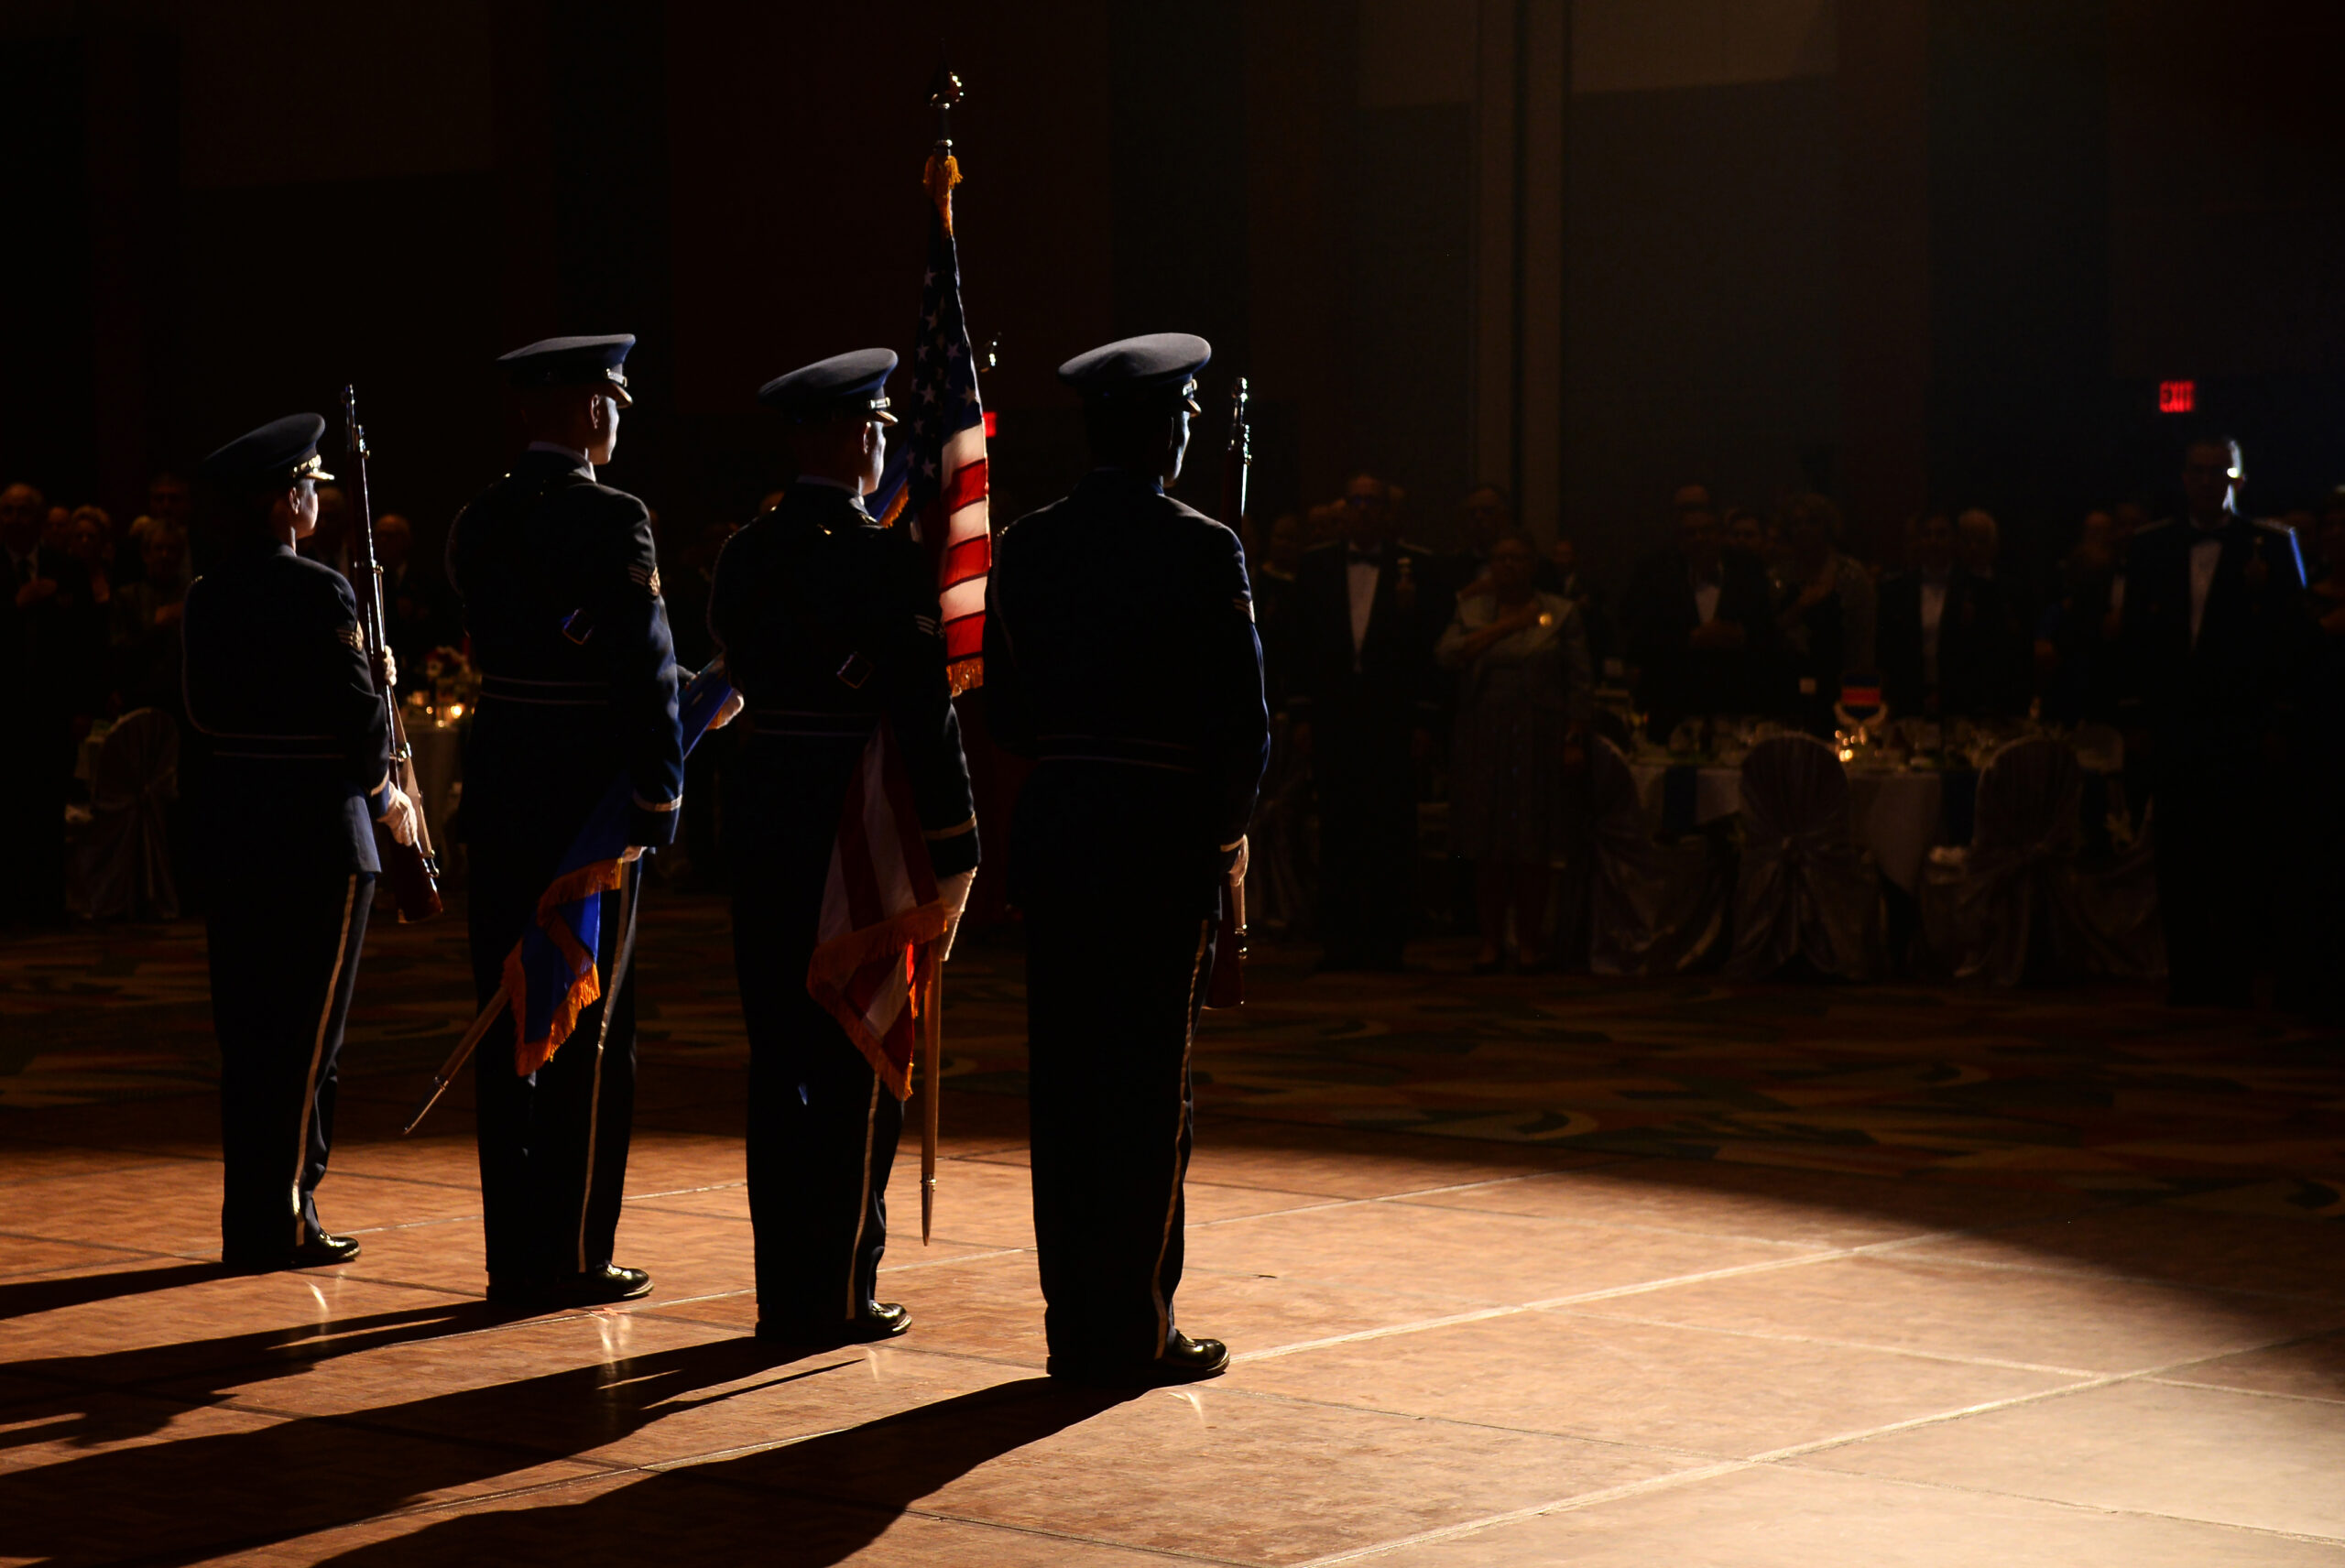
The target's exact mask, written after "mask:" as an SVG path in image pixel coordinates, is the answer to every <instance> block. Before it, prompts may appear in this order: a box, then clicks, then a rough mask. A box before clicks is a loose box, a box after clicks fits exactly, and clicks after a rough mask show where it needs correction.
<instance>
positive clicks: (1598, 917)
mask: <svg viewBox="0 0 2345 1568" xmlns="http://www.w3.org/2000/svg"><path fill="white" fill-rule="evenodd" d="M1584 833H1585V844H1586V853H1584V854H1576V855H1573V856H1572V859H1573V861H1574V863H1575V864H1574V866H1573V868H1572V869H1573V872H1574V873H1575V877H1574V880H1575V881H1580V880H1582V879H1584V884H1585V894H1584V897H1585V905H1584V907H1585V908H1586V909H1587V964H1588V968H1589V970H1590V971H1592V972H1593V973H1595V974H1598V975H1676V974H1682V973H1684V972H1685V971H1686V970H1688V969H1691V968H1693V967H1694V966H1695V965H1696V964H1699V963H1700V962H1701V961H1702V959H1703V958H1704V957H1705V956H1707V954H1708V953H1709V952H1710V950H1711V948H1712V946H1713V945H1715V944H1716V942H1718V935H1719V932H1720V931H1722V930H1723V928H1724V926H1725V921H1726V891H1727V889H1726V878H1725V877H1723V876H1722V875H1721V874H1720V872H1719V870H1718V866H1717V864H1716V862H1715V861H1714V860H1713V859H1712V857H1711V853H1710V846H1709V845H1708V844H1706V843H1704V842H1702V841H1701V840H1699V839H1695V840H1689V841H1687V842H1685V843H1683V844H1660V843H1657V842H1655V840H1654V838H1653V834H1652V827H1651V826H1650V825H1649V824H1648V823H1647V822H1646V820H1645V812H1644V807H1643V805H1642V804H1641V802H1640V801H1639V800H1638V798H1637V780H1636V776H1635V774H1633V773H1631V771H1630V770H1629V760H1628V758H1627V757H1624V756H1622V755H1621V753H1620V747H1619V746H1615V745H1613V744H1612V742H1611V741H1609V740H1608V739H1606V738H1605V737H1604V736H1602V735H1590V736H1589V737H1588V741H1587V815H1586V819H1585V824H1584ZM1576 891H1577V889H1575V892H1576ZM1574 901H1575V902H1578V899H1577V898H1575V900H1574Z"/></svg>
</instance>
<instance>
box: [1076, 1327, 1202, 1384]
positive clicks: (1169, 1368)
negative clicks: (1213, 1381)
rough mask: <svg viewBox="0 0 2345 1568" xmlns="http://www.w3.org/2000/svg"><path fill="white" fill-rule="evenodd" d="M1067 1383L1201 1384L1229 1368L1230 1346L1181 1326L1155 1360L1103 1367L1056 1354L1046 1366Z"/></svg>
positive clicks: (1173, 1332) (1175, 1330)
mask: <svg viewBox="0 0 2345 1568" xmlns="http://www.w3.org/2000/svg"><path fill="white" fill-rule="evenodd" d="M1044 1369H1045V1370H1046V1371H1048V1372H1049V1373H1050V1375H1051V1376H1052V1377H1056V1378H1059V1379H1060V1380H1061V1381H1063V1382H1069V1383H1074V1384H1078V1385H1080V1386H1081V1387H1083V1388H1162V1387H1163V1386H1164V1385H1166V1384H1168V1383H1201V1382H1203V1381H1204V1380H1205V1379H1206V1378H1207V1377H1220V1376H1221V1375H1222V1374H1223V1373H1224V1372H1227V1371H1228V1370H1229V1346H1227V1345H1224V1344H1222V1343H1221V1341H1219V1340H1217V1339H1191V1338H1190V1337H1189V1336H1188V1335H1187V1334H1183V1333H1182V1332H1181V1331H1180V1330H1179V1329H1174V1330H1173V1331H1172V1339H1171V1340H1170V1341H1169V1342H1168V1343H1167V1344H1166V1345H1165V1346H1164V1354H1163V1355H1162V1356H1158V1357H1157V1358H1156V1359H1155V1360H1153V1361H1135V1362H1129V1363H1126V1364H1124V1365H1122V1366H1110V1367H1099V1366H1093V1365H1089V1364H1075V1363H1068V1362H1065V1361H1063V1359H1062V1358H1061V1357H1059V1356H1052V1357H1051V1359H1050V1361H1049V1363H1048V1365H1047V1366H1046V1367H1045V1368H1044Z"/></svg>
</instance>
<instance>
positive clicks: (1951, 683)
mask: <svg viewBox="0 0 2345 1568" xmlns="http://www.w3.org/2000/svg"><path fill="white" fill-rule="evenodd" d="M1913 537H1914V570H1913V571H1911V572H1901V573H1899V574H1898V575H1896V576H1894V577H1892V578H1889V579H1888V580H1887V581H1885V582H1883V583H1881V625H1880V631H1879V633H1878V637H1879V643H1880V660H1881V697H1882V699H1883V700H1884V701H1885V702H1888V704H1889V710H1890V712H1891V713H1892V714H1894V715H1900V716H1903V717H1907V718H1918V717H1922V716H1925V715H1930V716H1947V717H1951V716H1954V715H1957V714H1963V715H1976V714H1980V713H1986V712H1988V711H1989V710H1990V706H1991V700H1992V696H1993V693H1994V691H1996V679H1997V673H1998V670H2000V669H2001V661H2002V660H2005V659H2009V658H2010V657H2012V656H2011V653H2010V650H2009V648H2008V645H2007V644H2006V643H2004V642H2003V641H2001V640H2000V638H1999V628H2000V626H2001V604H2000V602H1997V601H1993V600H1992V599H1991V597H1990V595H1988V594H1987V593H1985V592H1983V590H1982V588H1981V585H1980V583H1979V582H1978V580H1977V579H1975V578H1973V577H1972V576H1971V575H1970V574H1969V572H1965V571H1964V570H1963V569H1962V568H1961V567H1960V566H1959V565H1958V564H1957V562H1956V557H1955V530H1954V524H1953V521H1952V520H1951V519H1949V518H1948V517H1947V516H1946V514H1945V513H1943V512H1934V513H1932V514H1931V515H1929V516H1928V517H1924V518H1922V519H1921V520H1920V522H1919V523H1917V524H1916V525H1915V526H1914V536H1913Z"/></svg>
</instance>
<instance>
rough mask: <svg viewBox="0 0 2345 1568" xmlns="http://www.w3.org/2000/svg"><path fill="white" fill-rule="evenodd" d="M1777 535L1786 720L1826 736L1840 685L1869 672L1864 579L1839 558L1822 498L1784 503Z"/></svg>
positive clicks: (1867, 584) (1836, 527)
mask: <svg viewBox="0 0 2345 1568" xmlns="http://www.w3.org/2000/svg"><path fill="white" fill-rule="evenodd" d="M1782 528H1783V545H1784V556H1783V569H1782V573H1781V577H1782V588H1781V591H1780V595H1779V600H1778V602H1779V604H1780V605H1781V608H1779V609H1778V610H1777V612H1776V615H1775V626H1776V628H1777V629H1778V630H1779V631H1781V632H1782V633H1783V642H1784V645H1785V663H1786V665H1787V667H1788V672H1789V675H1790V677H1791V680H1792V682H1793V689H1792V693H1791V699H1790V708H1789V712H1790V713H1791V714H1792V716H1793V717H1794V720H1795V721H1796V722H1797V723H1798V724H1800V725H1801V726H1802V727H1804V728H1805V729H1807V730H1808V731H1809V732H1811V733H1812V734H1816V735H1830V734H1831V733H1832V729H1833V724H1834V715H1833V712H1832V708H1833V704H1834V703H1836V702H1838V701H1839V700H1840V683H1841V681H1842V679H1843V677H1844V676H1847V675H1849V674H1851V673H1859V672H1862V673H1870V672H1871V670H1872V659H1873V613H1874V604H1873V583H1872V578H1871V576H1870V575H1869V574H1868V573H1867V572H1865V569H1864V568H1863V567H1862V566H1861V565H1860V564H1859V563H1858V562H1856V561H1851V560H1849V558H1848V557H1847V556H1845V555H1842V554H1841V553H1840V552H1839V550H1838V539H1839V533H1840V512H1839V508H1838V507H1837V506H1833V505H1832V503H1831V502H1830V501H1828V500H1827V499H1825V498H1824V497H1823V496H1821V495H1794V496H1793V497H1792V498H1791V499H1790V500H1789V501H1787V502H1785V503H1784V506H1783V525H1782Z"/></svg>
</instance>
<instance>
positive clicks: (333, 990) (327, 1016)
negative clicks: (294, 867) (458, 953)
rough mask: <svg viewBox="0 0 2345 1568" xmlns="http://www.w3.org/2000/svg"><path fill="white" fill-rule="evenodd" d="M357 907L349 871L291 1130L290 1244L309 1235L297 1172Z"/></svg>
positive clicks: (306, 1152) (306, 1147)
mask: <svg viewBox="0 0 2345 1568" xmlns="http://www.w3.org/2000/svg"><path fill="white" fill-rule="evenodd" d="M357 909H358V877H357V875H356V874H355V873H353V874H352V876H351V878H350V880H349V882H348V883H347V884H345V885H344V888H343V892H342V931H341V934H339V935H338V936H336V937H335V938H334V943H333V968H332V969H331V970H329V971H327V973H326V996H325V1000H324V1002H323V1003H322V1004H321V1005H320V1006H319V1007H318V1029H317V1033H316V1035H315V1036H314V1037H313V1038H312V1039H311V1042H310V1071H309V1073H308V1074H307V1075H306V1076H305V1077H304V1078H303V1079H302V1080H301V1115H300V1118H299V1119H298V1121H297V1122H296V1124H295V1130H294V1134H293V1245H294V1246H296V1247H299V1246H300V1245H301V1244H302V1243H303V1242H305V1241H307V1240H309V1239H310V1237H309V1235H308V1230H309V1222H308V1221H307V1220H305V1219H304V1218H302V1215H301V1208H302V1203H301V1176H302V1173H303V1172H304V1171H307V1170H308V1169H309V1165H310V1117H311V1115H312V1114H313V1113H314V1112H315V1111H316V1109H317V1103H318V1063H319V1062H322V1061H323V1060H324V1058H325V1053H326V1030H327V1029H330V1028H332V1027H333V1003H334V998H335V997H336V996H340V995H341V994H342V966H343V964H345V963H347V962H348V961H349V958H350V919H351V916H352V915H354V913H356V912H357Z"/></svg>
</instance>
